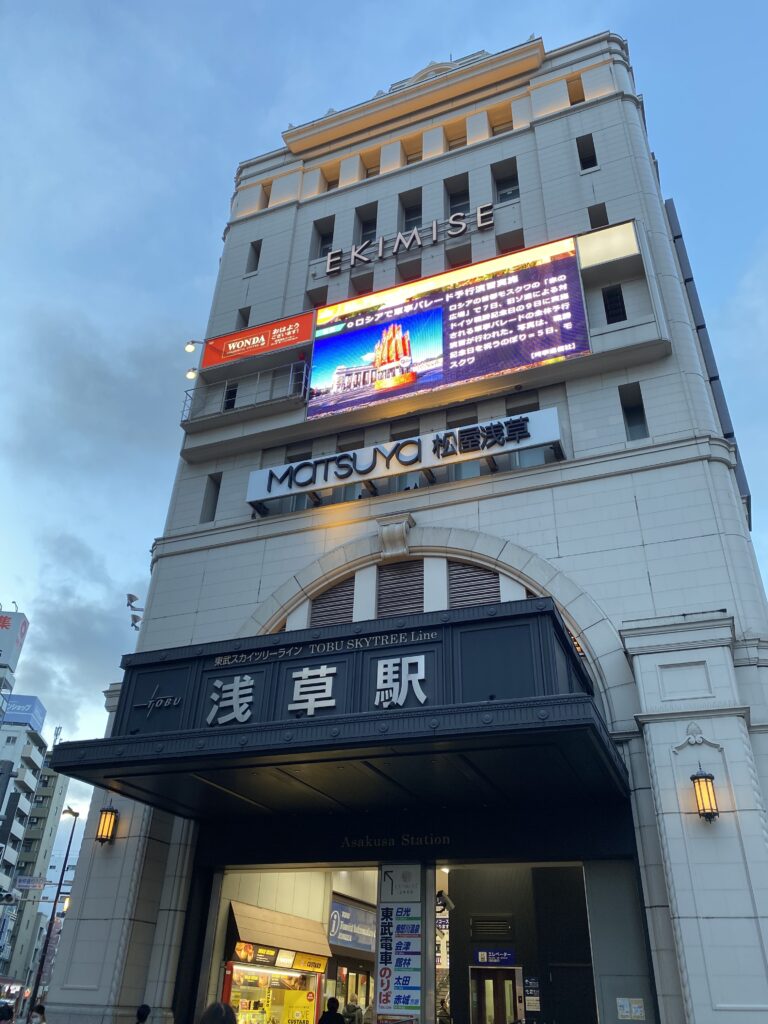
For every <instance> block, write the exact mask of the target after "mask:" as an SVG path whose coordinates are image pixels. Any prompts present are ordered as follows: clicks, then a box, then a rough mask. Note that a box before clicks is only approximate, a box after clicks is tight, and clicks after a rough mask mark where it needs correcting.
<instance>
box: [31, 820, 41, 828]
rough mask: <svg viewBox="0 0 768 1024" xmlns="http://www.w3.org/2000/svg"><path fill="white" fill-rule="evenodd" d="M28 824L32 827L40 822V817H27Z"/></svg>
mask: <svg viewBox="0 0 768 1024" xmlns="http://www.w3.org/2000/svg"><path fill="white" fill-rule="evenodd" d="M29 824H30V825H31V826H32V827H33V828H34V826H35V825H39V824H40V819H39V818H30V819H29Z"/></svg>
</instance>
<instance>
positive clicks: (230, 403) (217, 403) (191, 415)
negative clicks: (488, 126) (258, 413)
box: [181, 362, 309, 423]
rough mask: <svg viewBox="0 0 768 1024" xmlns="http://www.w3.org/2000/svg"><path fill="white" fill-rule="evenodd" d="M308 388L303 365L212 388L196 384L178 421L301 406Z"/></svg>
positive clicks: (283, 368) (270, 371) (306, 370)
mask: <svg viewBox="0 0 768 1024" xmlns="http://www.w3.org/2000/svg"><path fill="white" fill-rule="evenodd" d="M308 385H309V366H308V365H307V363H304V362H299V363H290V364H288V365H286V366H276V367H274V368H273V369H270V370H262V371H261V372H260V373H252V374H249V375H248V376H247V377H236V378H234V379H231V380H225V381H218V382H217V383H214V384H198V386H197V387H196V388H192V389H191V390H190V391H187V393H186V396H185V398H184V406H183V408H182V410H181V421H182V423H185V422H187V421H189V420H199V419H203V418H206V417H209V416H221V415H226V414H230V413H232V414H234V413H236V412H242V411H243V410H247V409H250V410H254V409H259V408H261V407H265V408H266V407H268V406H270V405H274V404H275V403H278V402H285V401H286V400H294V401H295V402H296V403H301V402H304V401H306V397H307V388H308Z"/></svg>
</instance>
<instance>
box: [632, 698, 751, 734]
mask: <svg viewBox="0 0 768 1024" xmlns="http://www.w3.org/2000/svg"><path fill="white" fill-rule="evenodd" d="M732 716H733V717H736V718H743V719H744V720H745V722H746V723H747V728H749V725H750V708H749V707H748V706H747V705H746V704H736V705H732V706H728V705H720V706H718V707H715V708H696V709H695V710H694V709H693V708H683V709H682V710H680V711H650V712H647V713H643V714H642V715H635V721H636V722H637V724H638V725H639V726H640V728H641V729H642V728H643V726H644V725H652V724H654V723H656V722H679V721H680V720H681V719H686V718H688V719H690V718H694V717H695V718H730V717H732Z"/></svg>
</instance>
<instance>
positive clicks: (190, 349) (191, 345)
mask: <svg viewBox="0 0 768 1024" xmlns="http://www.w3.org/2000/svg"><path fill="white" fill-rule="evenodd" d="M202 344H203V343H202V341H193V340H192V339H191V338H190V340H189V341H188V342H187V344H186V345H185V346H184V351H185V352H194V351H195V345H202Z"/></svg>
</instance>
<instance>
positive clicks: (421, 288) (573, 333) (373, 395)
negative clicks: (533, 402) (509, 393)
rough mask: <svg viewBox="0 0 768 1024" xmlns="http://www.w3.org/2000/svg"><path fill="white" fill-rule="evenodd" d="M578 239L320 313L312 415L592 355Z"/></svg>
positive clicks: (350, 302) (479, 264) (470, 267)
mask: <svg viewBox="0 0 768 1024" xmlns="http://www.w3.org/2000/svg"><path fill="white" fill-rule="evenodd" d="M589 351H590V349H589V331H588V329H587V321H586V316H585V313H584V297H583V293H582V288H581V276H580V273H579V264H578V260H577V257H576V244H575V240H574V239H573V238H566V239H563V240H562V241H559V242H549V243H547V244H546V245H540V246H537V247H536V248H533V249H524V250H522V251H521V252H516V253H510V254H509V255H507V256H499V257H497V258H496V259H493V260H486V261H485V262H483V263H475V264H473V265H472V266H468V267H461V268H460V269H458V270H450V271H448V272H446V273H444V274H437V275H436V276H435V277H426V278H422V279H421V280H419V281H409V282H407V283H406V284H401V285H398V286H397V287H395V288H388V289H386V291H381V292H374V293H373V294H371V295H361V296H360V297H359V298H355V299H349V300H347V301H346V302H341V303H338V304H337V305H334V306H324V307H323V308H322V309H319V310H318V311H317V321H316V327H315V345H314V352H313V355H312V376H311V381H310V393H309V394H310V397H309V404H308V412H307V415H308V416H309V417H310V418H313V417H317V416H330V415H332V414H333V413H339V412H345V411H346V410H348V409H354V408H360V407H362V406H367V405H373V404H375V403H378V402H381V401H386V400H387V399H388V398H400V397H403V396H404V395H409V394H413V393H414V392H420V391H433V390H435V389H436V388H445V387H450V386H451V385H453V384H464V383H467V382H469V381H476V380H483V379H485V378H486V377H494V376H497V375H498V374H503V373H511V372H514V371H516V370H522V369H525V368H527V367H531V366H542V365H544V364H546V363H554V362H559V361H561V360H564V359H571V358H573V357H574V356H583V355H587V354H588V353H589Z"/></svg>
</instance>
